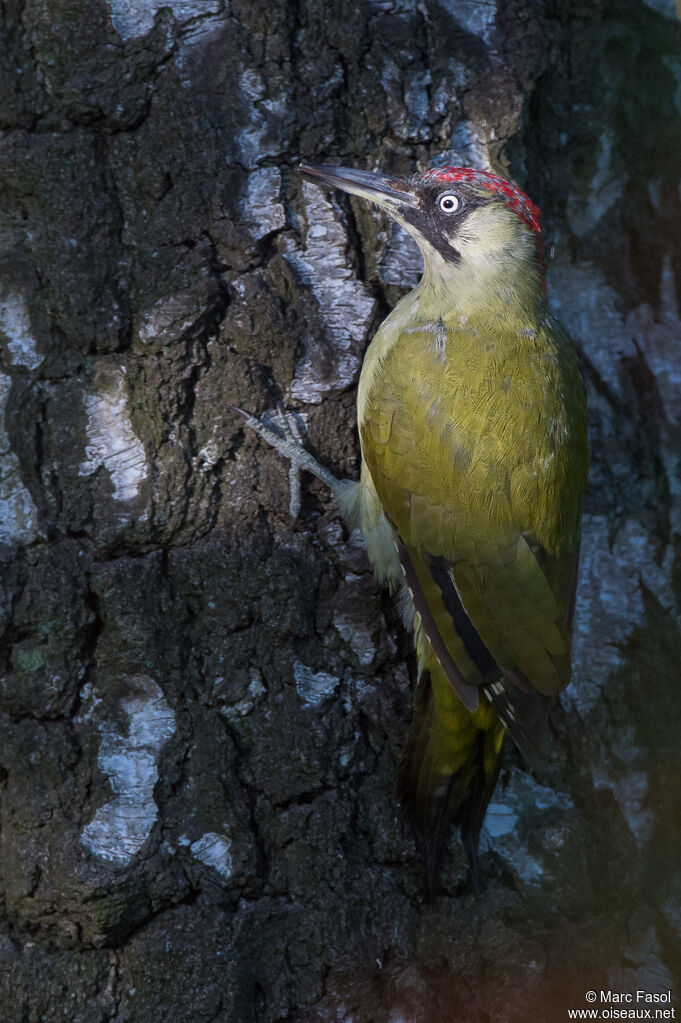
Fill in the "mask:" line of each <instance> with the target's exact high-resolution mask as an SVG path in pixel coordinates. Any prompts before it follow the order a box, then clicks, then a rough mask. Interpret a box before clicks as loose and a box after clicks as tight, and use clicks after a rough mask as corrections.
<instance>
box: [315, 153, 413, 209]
mask: <svg viewBox="0 0 681 1023" xmlns="http://www.w3.org/2000/svg"><path fill="white" fill-rule="evenodd" d="M300 173H301V174H302V175H303V177H305V178H308V180H309V181H314V182H315V183H316V184H318V185H329V186H331V187H332V188H340V189H342V190H343V191H344V192H350V193H351V194H352V195H359V196H361V198H362V199H370V200H371V202H375V203H377V204H378V205H379V206H382V207H383V209H385V210H387V211H388V213H393V214H395V213H397V212H399V210H400V208H401V207H403V206H418V200H417V198H416V196H415V195H414V194H413V193H412V192H411V191H409V186H408V185H407V183H406V181H402V180H401V178H387V177H384V176H383V175H382V174H372V173H371V172H370V171H361V170H353V169H352V168H350V167H326V166H317V165H316V164H313V163H301V165H300Z"/></svg>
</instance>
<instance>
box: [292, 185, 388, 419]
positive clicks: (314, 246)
mask: <svg viewBox="0 0 681 1023" xmlns="http://www.w3.org/2000/svg"><path fill="white" fill-rule="evenodd" d="M303 202H304V204H305V219H306V222H307V225H308V228H307V233H306V236H305V245H304V248H303V250H302V252H301V251H300V250H297V249H293V248H292V247H289V250H288V252H287V253H286V259H287V260H288V262H289V263H290V264H291V266H293V268H294V269H295V271H296V273H297V275H298V277H299V279H300V280H301V281H302V283H303V284H307V285H308V286H309V287H310V289H311V290H312V294H313V295H314V297H315V299H316V301H317V303H318V306H319V310H320V312H321V315H322V318H323V321H324V325H325V328H326V337H327V339H328V341H329V342H330V344H331V348H332V351H331V352H330V353H328V354H327V357H326V359H325V360H318V359H315V358H314V356H313V355H311V354H310V350H309V349H308V352H307V353H306V354H305V355H304V356H303V358H302V359H301V360H300V361H299V362H298V364H297V366H296V370H295V376H294V379H293V383H292V384H291V394H292V395H293V397H294V398H298V399H300V400H301V401H307V402H321V401H322V399H323V397H324V395H325V394H326V393H327V392H328V391H331V390H337V389H339V388H341V389H342V388H344V387H347V386H349V385H350V384H351V383H353V382H354V380H355V379H356V377H357V375H358V373H359V368H360V365H361V360H362V350H363V347H364V342H365V340H366V336H367V328H368V325H369V321H370V319H371V317H372V315H373V312H374V308H375V301H374V299H373V298H372V297H371V294H370V292H369V289H368V288H367V286H366V285H365V284H363V283H362V282H360V281H357V280H356V278H355V273H354V271H353V270H352V269H351V268H350V267H349V266H348V261H347V252H346V250H347V245H348V239H347V235H346V232H345V229H344V227H343V225H342V224H341V222H340V219H339V217H338V214H337V213H336V212H335V211H334V208H333V206H332V205H331V203H330V202H329V201H328V200H326V199H325V198H324V196H323V195H322V194H321V192H320V191H319V189H318V188H317V186H316V185H311V184H309V183H308V182H305V183H304V184H303ZM322 361H324V362H325V363H326V364H325V365H322Z"/></svg>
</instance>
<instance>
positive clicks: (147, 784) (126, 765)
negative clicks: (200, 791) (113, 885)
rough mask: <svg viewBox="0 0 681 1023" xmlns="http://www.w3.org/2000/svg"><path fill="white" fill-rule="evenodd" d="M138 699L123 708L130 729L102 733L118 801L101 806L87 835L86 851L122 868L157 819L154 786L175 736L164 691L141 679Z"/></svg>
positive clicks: (105, 768)
mask: <svg viewBox="0 0 681 1023" xmlns="http://www.w3.org/2000/svg"><path fill="white" fill-rule="evenodd" d="M132 681H134V683H135V684H136V687H137V689H138V691H139V692H138V695H135V696H132V697H130V698H128V699H126V700H124V701H123V703H122V709H123V711H124V713H125V714H126V716H127V718H128V728H127V730H124V731H119V730H118V728H116V727H115V726H112V725H110V724H108V723H107V724H104V725H103V726H102V727H101V735H102V738H101V742H100V746H99V754H98V757H97V762H98V765H99V769H100V771H101V772H102V774H104V775H105V776H106V777H107V778H108V779H109V785H110V786H111V790H112V792H113V794H114V798H113V799H112V800H110V801H109V802H107V803H105V804H104V805H103V806H100V807H99V808H98V809H97V811H96V813H95V815H94V817H93V818H92V820H91V821H90V823H89V824H88V825H86V827H85V828H84V829H83V833H82V835H81V842H82V843H83V845H84V846H85V847H86V848H87V849H89V850H90V852H92V853H94V854H95V855H96V856H99V857H101V858H102V859H104V860H109V861H110V862H111V863H115V864H116V865H118V866H123V865H125V864H126V863H128V862H129V861H130V859H131V858H132V857H133V856H134V855H135V853H137V852H139V850H140V849H141V848H142V846H143V845H144V843H145V842H146V840H147V838H148V837H149V834H150V832H151V829H152V827H153V825H154V821H155V820H156V816H157V807H156V803H155V802H154V786H155V785H156V782H157V780H158V762H159V759H160V755H161V751H162V749H163V746H164V745H165V743H166V742H167V741H168V739H169V738H170V737H171V736H172V735H173V733H174V732H175V715H174V714H173V711H172V710H171V708H170V707H169V706H168V704H167V703H166V701H165V699H164V697H163V693H162V692H161V689H160V688H159V686H158V685H157V684H156V683H155V682H154V681H153V679H151V678H148V677H147V676H145V675H139V676H136V677H135V678H134V679H133V680H132Z"/></svg>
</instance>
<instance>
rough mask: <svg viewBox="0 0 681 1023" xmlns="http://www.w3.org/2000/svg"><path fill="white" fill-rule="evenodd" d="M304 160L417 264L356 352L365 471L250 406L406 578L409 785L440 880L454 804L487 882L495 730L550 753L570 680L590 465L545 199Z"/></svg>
mask: <svg viewBox="0 0 681 1023" xmlns="http://www.w3.org/2000/svg"><path fill="white" fill-rule="evenodd" d="M301 171H302V173H303V175H304V176H305V177H307V178H309V179H310V180H312V181H315V182H317V183H319V184H322V185H327V186H332V187H334V188H340V189H342V190H343V191H345V192H350V193H352V194H353V195H357V196H361V197H362V198H363V199H368V200H371V201H372V202H374V203H376V204H377V205H378V206H380V207H381V208H382V209H384V210H385V211H386V212H387V213H388V214H389V215H390V216H391V217H393V218H394V220H396V221H397V222H398V223H399V224H401V225H402V227H403V228H404V229H405V230H406V231H408V232H409V233H410V234H411V235H412V236H413V238H415V240H416V242H417V244H418V246H419V248H420V250H421V253H422V255H423V262H424V271H423V276H422V279H421V281H420V283H419V285H418V287H416V288H415V289H414V290H413V291H411V292H409V294H407V295H405V297H404V298H402V299H401V300H400V301H399V302H398V303H397V305H396V306H395V308H394V309H393V311H392V312H391V313H390V315H389V316H388V318H387V319H386V320H385V322H384V323H383V324H382V325H381V327H380V329H379V330H378V333H377V334H376V336H375V337H374V339H373V341H372V343H371V345H370V346H369V348H368V351H367V353H366V357H365V359H364V364H363V366H362V372H361V377H360V382H359V391H358V397H357V421H358V427H359V436H360V442H361V449H362V469H361V478H360V480H359V482H353V481H348V480H344V481H336V480H335V479H334V477H332V476H330V474H328V473H327V472H326V471H325V470H322V469H321V467H319V466H317V464H316V463H315V462H314V461H313V460H312V459H311V456H309V455H308V454H307V453H306V452H303V451H302V449H300V448H299V447H296V445H295V444H294V443H292V439H291V438H290V436H289V438H288V440H286V441H282V440H281V439H280V438H279V437H278V436H276V435H275V434H274V433H273V432H272V431H271V430H270V429H269V428H267V427H264V426H263V425H262V424H260V423H259V422H258V421H257V420H254V419H252V418H251V417H248V420H249V424H250V425H251V426H253V427H254V429H256V430H257V431H258V432H259V433H260V434H261V435H262V436H264V437H265V438H266V439H267V440H268V441H269V442H270V443H272V444H274V446H276V447H277V448H278V449H279V450H281V451H283V452H284V453H285V454H287V455H288V457H290V458H291V459H292V461H293V463H294V464H295V465H296V466H299V467H303V468H308V469H311V470H312V471H313V472H315V473H316V474H317V475H319V476H320V477H321V478H322V479H324V480H325V481H326V482H327V483H329V484H330V485H331V486H332V487H333V489H334V491H335V492H336V496H337V498H338V501H339V504H340V508H341V511H342V513H343V514H344V516H345V517H346V519H347V520H348V521H349V522H351V523H352V522H356V523H358V524H359V526H360V528H361V530H362V532H363V534H364V537H365V538H366V545H367V551H368V554H369V558H370V561H371V563H372V566H373V568H374V570H375V572H376V574H377V575H378V577H379V578H380V579H382V580H384V581H386V582H387V583H388V584H389V585H390V586H391V587H392V588H393V589H396V590H398V589H399V590H401V596H402V607H403V611H404V616H405V619H406V621H407V623H408V624H409V625H410V626H412V627H413V630H414V637H415V645H416V654H417V660H418V683H417V686H416V692H415V699H414V717H413V723H412V727H411V732H410V735H409V738H408V740H407V744H406V748H405V751H404V754H403V757H402V762H401V766H400V772H399V782H398V788H399V793H400V797H401V799H402V801H403V802H404V803H405V804H406V805H407V807H408V808H409V810H410V811H411V814H412V816H413V819H414V822H415V825H416V827H417V831H418V833H419V834H420V836H421V837H422V840H423V846H424V855H425V865H426V877H427V884H428V888H429V890H430V891H431V892H432V891H433V888H434V886H435V883H436V879H437V873H438V867H439V860H440V857H441V851H442V846H443V841H444V838H445V834H446V828H447V825H448V823H449V822H450V821H451V820H452V819H453V820H455V821H456V822H457V823H458V824H459V825H460V828H461V833H462V838H463V842H464V846H465V848H466V852H467V854H468V857H469V861H470V864H471V873H472V878H473V883H474V885H475V886H476V888H477V886H478V865H477V847H478V840H479V834H480V828H481V825H482V821H483V818H484V815H485V811H486V809H487V804H488V803H489V800H490V797H491V795H492V792H493V790H494V786H495V784H496V780H497V775H498V772H499V764H500V756H501V748H502V743H503V740H504V735H505V733H506V731H508V732H509V734H510V735H511V737H512V738H513V740H514V741H515V742H516V744H517V745H518V747H519V748H520V749H521V751H522V753H523V754H524V755H525V756H526V757H527V758H529V759H530V760H531V761H532V760H533V759H536V758H537V756H539V757H540V758H541V757H543V756H545V755H546V753H547V744H548V737H549V731H548V727H547V721H546V718H547V714H548V709H549V707H550V704H551V702H552V698H554V697H555V696H556V694H557V693H558V692H560V690H562V689H563V688H564V687H565V686H566V685H567V683H568V681H569V678H570V647H571V627H572V613H573V607H574V597H575V585H576V576H577V560H578V553H579V535H580V518H581V506H582V494H583V491H584V486H585V482H586V475H587V466H588V452H587V422H586V402H585V397H584V389H583V385H582V382H581V378H580V372H579V366H578V361H577V355H576V352H575V349H574V348H573V346H572V343H571V342H570V340H569V338H568V337H567V336H566V334H565V333H564V332H563V331H562V330H561V328H560V327H559V326H558V325H557V323H556V322H555V321H554V320H553V319H552V318H551V316H550V315H549V313H548V310H547V306H546V302H545V283H544V272H543V267H542V257H541V251H542V250H541V240H540V227H539V210H538V209H537V207H536V206H534V204H533V203H532V202H531V201H530V200H529V199H528V197H527V196H526V195H524V193H523V192H521V191H520V190H519V189H518V188H517V187H516V186H515V185H513V184H511V183H510V182H508V181H505V180H504V179H503V178H500V177H497V176H496V175H494V174H489V173H487V172H484V171H475V170H471V169H469V168H462V167H444V168H439V169H436V170H430V171H428V172H427V173H425V174H420V175H416V176H414V177H412V178H410V179H408V180H402V179H397V178H391V177H385V176H381V175H377V174H373V173H368V172H365V171H357V170H349V169H346V168H342V167H319V166H312V165H308V164H304V165H302V166H301Z"/></svg>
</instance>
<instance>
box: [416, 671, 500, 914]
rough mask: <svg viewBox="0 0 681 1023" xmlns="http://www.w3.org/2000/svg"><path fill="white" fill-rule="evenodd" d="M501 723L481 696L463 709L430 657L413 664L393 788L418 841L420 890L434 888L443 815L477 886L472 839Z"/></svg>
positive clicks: (492, 774) (490, 780)
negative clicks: (407, 725)
mask: <svg viewBox="0 0 681 1023" xmlns="http://www.w3.org/2000/svg"><path fill="white" fill-rule="evenodd" d="M503 737H504V728H503V725H502V724H501V722H500V721H499V718H498V716H497V714H496V712H495V710H494V708H493V707H492V706H491V704H490V703H489V702H488V701H487V700H486V699H483V700H481V701H480V706H479V708H478V710H477V711H475V712H474V713H473V714H471V712H470V711H468V710H467V709H466V708H465V707H464V706H463V704H462V703H461V702H460V700H458V698H457V697H456V695H455V694H454V692H453V690H452V687H451V685H450V684H449V681H448V679H447V678H446V676H445V674H444V672H443V671H442V670H441V669H440V667H439V665H438V664H437V661H435V659H434V658H432V659H431V658H429V664H428V666H427V667H424V669H423V670H422V671H421V674H420V677H419V682H418V685H417V688H416V693H415V696H414V718H413V723H412V728H411V732H410V734H409V738H408V739H407V744H406V747H405V750H404V753H403V756H402V761H401V764H400V769H399V776H398V794H399V797H400V800H401V802H402V803H403V804H404V805H405V807H406V808H407V810H408V812H409V813H410V816H411V817H412V820H413V823H414V826H415V829H416V831H417V833H418V835H419V838H420V840H421V843H422V847H423V857H424V868H425V875H426V891H427V895H428V898H433V896H434V895H435V893H436V891H437V881H438V875H439V871H440V863H441V859H442V852H443V847H444V843H445V839H446V836H447V829H448V826H449V824H450V823H451V822H455V823H457V824H458V825H459V827H460V829H461V837H462V841H463V845H464V849H465V851H466V854H467V856H468V861H469V864H470V870H471V880H472V882H473V886H474V889H475V890H476V892H477V891H479V890H480V871H479V866H478V852H477V850H478V841H479V837H480V828H481V826H482V821H483V818H484V816H485V810H486V809H487V804H488V803H489V800H490V797H491V795H492V792H493V791H494V786H495V784H496V780H497V776H498V773H499V766H500V761H501V746H502V743H503Z"/></svg>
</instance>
